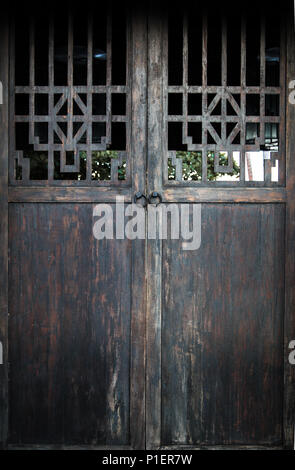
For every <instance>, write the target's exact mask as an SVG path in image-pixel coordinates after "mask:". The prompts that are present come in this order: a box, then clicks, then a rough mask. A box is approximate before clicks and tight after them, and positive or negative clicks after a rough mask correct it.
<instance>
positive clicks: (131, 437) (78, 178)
mask: <svg viewBox="0 0 295 470" xmlns="http://www.w3.org/2000/svg"><path fill="white" fill-rule="evenodd" d="M104 15H105V16H104ZM93 17H94V18H95V16H92V15H91V14H90V15H89V16H87V15H86V16H85V18H83V17H81V13H80V12H75V11H73V12H71V13H70V14H69V13H68V12H65V14H64V16H62V15H57V16H54V13H52V12H42V13H41V12H39V13H38V14H35V13H34V14H33V15H31V14H29V15H28V19H27V23H26V22H25V21H24V19H23V17H21V18H16V20H15V21H13V22H12V23H11V24H10V27H9V28H8V26H7V24H6V23H5V22H4V24H3V25H2V29H1V38H2V48H3V51H4V53H2V55H1V80H2V84H3V93H4V94H3V105H1V106H2V107H1V115H2V123H8V125H7V126H5V125H4V126H3V127H2V130H1V136H2V144H1V165H2V166H1V181H2V183H3V184H2V186H1V209H3V212H2V213H3V217H2V220H1V224H2V228H3V231H2V239H1V250H2V251H1V254H2V258H1V260H2V261H3V267H4V268H3V272H2V274H1V278H2V281H3V290H2V294H1V296H2V297H1V301H2V303H1V305H2V309H1V338H0V339H1V342H2V345H3V352H4V355H3V365H1V366H0V367H1V371H0V372H1V379H2V383H1V387H2V390H1V398H2V401H1V438H2V441H3V443H4V445H5V443H7V442H8V444H9V445H10V446H12V447H14V446H23V445H25V446H29V447H34V446H37V445H49V446H53V447H55V446H71V445H79V446H83V445H86V446H95V447H104V448H114V447H118V448H122V449H123V448H130V449H144V448H147V449H155V448H182V447H183V448H188V447H196V448H198V447H201V446H209V447H210V446H215V447H216V446H223V447H224V448H228V447H235V446H238V447H241V446H253V447H259V446H271V447H283V446H289V447H290V446H291V445H292V440H293V426H294V395H293V393H294V372H293V368H292V367H293V366H292V365H291V364H290V363H289V362H288V345H289V343H290V341H291V340H292V339H294V337H295V328H294V318H292V315H293V306H294V266H295V264H294V246H293V245H294V244H293V236H294V223H293V222H292V221H293V218H294V215H295V207H294V181H295V180H294V174H295V173H294V171H295V166H294V161H293V159H294V155H293V153H292V152H293V149H292V142H294V131H293V129H292V126H291V123H292V119H294V116H293V114H294V111H293V105H291V103H289V102H288V101H286V99H285V90H286V84H287V83H288V82H289V80H290V79H291V78H292V77H293V75H292V74H295V65H294V61H293V57H294V38H293V36H294V34H293V31H292V28H291V26H290V25H288V26H286V24H284V27H281V25H279V26H278V24H277V20H274V18H273V17H272V18H267V19H266V20H265V19H264V18H263V17H260V15H259V14H257V17H256V18H253V17H252V16H247V14H245V15H241V16H240V17H235V18H234V19H233V18H232V16H231V15H230V14H228V15H225V16H224V15H223V16H222V15H219V14H218V13H216V12H215V14H214V15H213V16H212V15H211V16H210V14H208V13H206V12H202V13H201V12H200V11H199V10H192V11H189V12H184V14H183V15H182V14H181V15H180V14H178V13H177V12H173V11H170V15H167V14H162V13H161V12H159V11H154V10H153V9H152V8H151V11H150V12H148V13H147V12H143V11H135V10H132V12H131V13H130V12H127V14H126V16H125V12H121V11H120V12H118V11H116V12H113V13H112V12H107V11H106V12H102V11H100V18H102V19H101V20H100V21H101V25H102V27H101V28H99V29H98V28H96V27H95V24H94V23H93V19H92V18H93ZM285 19H286V18H283V20H285ZM253 22H254V23H253ZM24 24H29V25H30V27H29V28H26V29H24V28H23V27H22V26H21V25H24ZM253 24H255V28H256V29H255V28H254V26H253ZM62 25H66V26H67V27H66V28H65V27H64V28H62ZM269 25H271V29H270V30H269ZM253 28H254V29H253ZM251 29H252V31H255V34H256V42H255V38H254V39H253V36H255V34H254V35H253V34H252V35H249V30H251ZM275 33H277V35H276V36H275ZM274 36H275V37H276V40H277V43H276V42H275V40H274V39H272V38H273V37H274ZM234 39H235V41H234ZM233 41H234V42H233ZM233 43H234V44H235V47H234V48H233V46H232V45H233ZM255 48H256V49H255ZM278 48H279V51H278ZM8 50H9V54H8V53H7V54H5V51H6V52H7V51H8ZM257 50H258V51H259V52H258V55H259V60H258V61H257V54H256V52H255V51H257ZM229 51H231V52H230V53H229ZM288 51H289V52H288ZM270 54H272V56H271V57H272V58H273V60H270V59H269V56H270ZM231 55H233V56H234V55H236V58H238V57H239V59H236V61H235V62H234V64H236V65H235V66H236V67H237V70H236V71H235V72H233V64H232V63H231V60H232V56H231ZM253 56H254V58H253ZM286 57H287V58H288V60H287V59H286ZM26 65H27V66H26ZM255 67H256V68H258V72H257V76H255V73H254V71H253V70H254V69H255ZM248 70H250V72H251V73H249V72H248ZM256 105H257V106H256ZM286 130H287V132H286ZM255 133H256V134H255ZM255 172H256V173H255ZM261 175H262V176H261ZM150 195H152V197H151V198H150V200H149V203H148V204H147V206H146V209H145V211H146V213H147V212H148V208H149V207H150V206H155V205H156V203H160V206H161V205H162V206H165V207H166V209H168V211H169V208H170V209H171V208H172V205H173V206H174V207H176V209H177V208H179V207H181V205H182V206H183V205H185V206H189V207H190V210H193V207H194V206H196V205H198V207H199V211H200V212H201V227H200V230H201V243H200V246H198V247H197V249H194V250H184V249H183V246H184V245H183V240H182V239H181V237H179V238H177V237H175V238H173V237H171V236H170V237H169V236H168V237H167V239H163V240H162V239H159V238H157V237H156V238H153V237H150V238H149V237H148V236H146V237H145V239H134V240H130V239H128V238H127V237H126V236H124V233H123V235H122V230H121V228H118V227H117V226H116V223H117V224H118V223H119V222H118V219H116V217H115V216H114V218H113V233H114V237H113V239H108V237H107V236H106V238H105V239H101V240H97V239H96V238H95V237H94V234H93V225H94V222H95V220H96V219H95V217H94V210H95V208H97V207H101V205H102V204H103V205H104V206H105V205H108V207H110V208H112V209H113V210H114V214H116V209H115V205H116V200H117V199H116V198H117V197H118V196H120V197H121V199H120V201H121V203H122V198H123V197H124V204H125V207H127V206H128V205H129V204H130V203H133V202H134V197H135V200H136V201H137V203H139V204H140V203H144V202H145V198H146V199H147V200H148V196H150ZM105 210H106V209H105ZM200 212H199V213H200ZM127 215H128V214H127ZM130 215H131V214H130V213H129V216H130ZM126 217H127V216H126ZM127 218H128V217H127ZM148 228H149V227H148V218H147V217H146V218H145V231H146V234H148V231H149V230H148ZM118 232H120V234H121V236H119V237H118V236H117V238H116V236H115V234H116V233H118ZM109 238H111V237H109ZM8 253H9V256H8ZM7 266H8V268H7ZM8 313H9V315H8Z"/></svg>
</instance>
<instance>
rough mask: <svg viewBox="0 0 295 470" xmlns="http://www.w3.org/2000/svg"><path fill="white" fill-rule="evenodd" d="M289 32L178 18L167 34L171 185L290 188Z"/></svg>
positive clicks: (220, 17) (258, 23) (241, 20)
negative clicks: (286, 90)
mask: <svg viewBox="0 0 295 470" xmlns="http://www.w3.org/2000/svg"><path fill="white" fill-rule="evenodd" d="M284 33H285V30H284V28H281V24H280V19H279V17H274V16H267V15H266V16H265V15H260V14H259V13H257V11H255V12H253V15H249V14H248V15H245V16H243V15H242V14H241V15H237V14H236V15H233V14H226V13H224V12H220V14H217V13H216V12H215V11H214V12H213V14H210V12H209V13H207V12H203V14H202V13H200V11H199V10H198V9H195V10H192V11H188V12H186V13H185V14H184V15H183V17H181V15H179V12H175V14H170V16H169V19H168V21H167V23H166V27H165V28H164V41H163V54H164V69H163V78H164V128H165V133H164V136H165V137H164V140H165V141H164V152H165V157H164V175H165V176H164V179H165V183H166V184H168V185H179V184H182V185H188V184H190V185H194V184H199V185H209V186H210V185H212V184H217V185H225V186H227V185H233V186H236V185H241V186H242V185H244V186H245V185H246V186H251V185H255V186H260V185H261V186H272V185H284V182H285V149H284V132H285V124H284V114H285V110H284V106H285V101H284V67H285V53H284V47H285V40H284Z"/></svg>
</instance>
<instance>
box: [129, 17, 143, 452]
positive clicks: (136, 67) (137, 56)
mask: <svg viewBox="0 0 295 470" xmlns="http://www.w3.org/2000/svg"><path fill="white" fill-rule="evenodd" d="M131 24H132V54H131V55H132V57H131V61H130V63H131V64H132V67H131V73H132V123H135V122H136V125H133V126H132V129H131V133H132V134H131V149H132V152H130V154H129V158H131V155H132V156H133V155H134V156H136V158H133V159H132V162H130V164H131V166H132V184H133V193H134V194H135V193H136V192H138V191H142V192H144V191H145V169H146V149H147V147H146V125H147V122H146V121H147V119H146V93H147V69H146V66H147V22H146V16H145V14H144V13H143V11H142V10H141V9H139V8H135V9H134V11H133V12H132V17H131ZM145 273H146V267H145V243H144V240H133V242H132V293H133V295H132V307H131V362H130V367H131V370H130V441H131V442H130V443H131V446H132V448H133V449H144V448H145V311H146V310H145V309H146V305H145V302H146V277H145Z"/></svg>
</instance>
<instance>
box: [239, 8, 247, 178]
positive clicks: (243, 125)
mask: <svg viewBox="0 0 295 470" xmlns="http://www.w3.org/2000/svg"><path fill="white" fill-rule="evenodd" d="M246 31H247V29H246V17H245V12H242V18H241V116H242V122H241V142H246V92H245V88H246V67H247V49H246V48H247V37H246ZM240 181H241V183H244V182H245V151H244V150H242V151H241V154H240Z"/></svg>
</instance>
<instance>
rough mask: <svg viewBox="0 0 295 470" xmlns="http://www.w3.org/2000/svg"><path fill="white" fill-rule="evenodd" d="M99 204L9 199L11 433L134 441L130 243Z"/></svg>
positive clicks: (31, 438)
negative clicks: (109, 226) (102, 233)
mask: <svg viewBox="0 0 295 470" xmlns="http://www.w3.org/2000/svg"><path fill="white" fill-rule="evenodd" d="M92 209H93V206H92V205H91V204H89V205H85V204H84V205H74V204H66V205H63V204H42V205H40V204H37V205H35V204H25V205H21V204H12V205H11V206H10V234H11V238H10V250H11V264H10V313H11V315H10V360H11V368H10V400H11V403H12V404H13V406H12V407H11V414H10V440H11V442H14V443H58V442H60V443H67V444H69V443H72V444H75V443H79V444H82V443H84V444H100V445H108V444H110V445H111V444H113V445H128V444H129V440H130V439H129V438H130V436H129V425H130V423H129V403H130V391H129V380H130V369H129V364H130V310H131V243H130V242H129V241H128V240H119V241H116V240H108V241H106V240H103V241H97V240H95V239H94V237H93V235H92Z"/></svg>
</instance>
